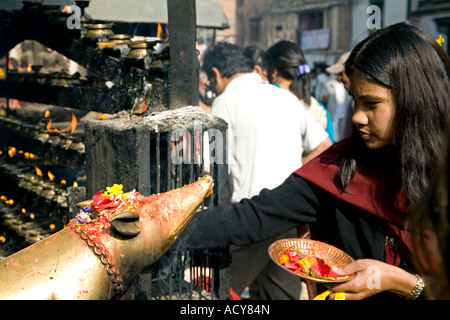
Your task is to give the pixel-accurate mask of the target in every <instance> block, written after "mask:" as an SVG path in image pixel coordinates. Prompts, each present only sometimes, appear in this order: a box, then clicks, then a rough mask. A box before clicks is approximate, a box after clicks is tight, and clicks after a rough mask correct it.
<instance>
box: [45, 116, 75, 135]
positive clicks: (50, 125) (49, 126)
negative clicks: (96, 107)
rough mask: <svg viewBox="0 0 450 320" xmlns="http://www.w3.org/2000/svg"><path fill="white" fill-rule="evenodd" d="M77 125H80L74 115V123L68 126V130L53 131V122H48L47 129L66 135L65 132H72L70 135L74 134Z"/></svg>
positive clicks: (71, 122)
mask: <svg viewBox="0 0 450 320" xmlns="http://www.w3.org/2000/svg"><path fill="white" fill-rule="evenodd" d="M46 114H47V112H46ZM49 115H50V113H49ZM46 118H47V116H46ZM77 125H78V121H77V117H76V116H75V115H74V114H73V113H72V121H70V124H69V125H68V126H67V128H65V129H62V130H59V129H53V128H52V120H49V121H48V123H47V126H46V128H47V131H48V132H57V133H64V132H69V131H70V133H74V132H75V130H76V128H77Z"/></svg>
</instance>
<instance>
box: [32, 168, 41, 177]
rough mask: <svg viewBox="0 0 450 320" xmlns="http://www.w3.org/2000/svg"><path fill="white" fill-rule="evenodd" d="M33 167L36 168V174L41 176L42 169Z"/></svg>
mask: <svg viewBox="0 0 450 320" xmlns="http://www.w3.org/2000/svg"><path fill="white" fill-rule="evenodd" d="M34 169H35V170H36V175H38V176H39V177H42V171H41V169H39V168H38V167H36V166H34Z"/></svg>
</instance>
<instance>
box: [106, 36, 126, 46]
mask: <svg viewBox="0 0 450 320" xmlns="http://www.w3.org/2000/svg"><path fill="white" fill-rule="evenodd" d="M108 40H109V41H111V42H114V43H115V44H120V43H126V42H127V41H131V36H130V35H129V34H112V35H110V36H108Z"/></svg>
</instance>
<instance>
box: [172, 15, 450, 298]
mask: <svg viewBox="0 0 450 320" xmlns="http://www.w3.org/2000/svg"><path fill="white" fill-rule="evenodd" d="M291 47H292V48H291ZM253 52H255V51H253ZM248 56H249V55H247V57H246V55H245V54H244V50H243V49H242V48H239V47H238V46H235V45H232V44H226V43H217V44H213V45H211V46H210V47H209V48H208V50H207V51H206V52H205V56H204V60H203V66H202V70H203V71H204V72H205V74H206V76H207V79H208V81H209V85H210V87H211V89H212V91H213V92H214V93H215V95H216V97H215V99H214V101H213V102H212V105H211V112H212V113H213V114H215V115H217V116H220V117H222V118H224V119H225V120H226V121H227V122H228V124H229V128H230V129H231V130H230V131H231V135H230V137H229V138H231V139H230V140H229V142H232V145H231V147H230V148H229V150H230V151H229V154H228V156H229V157H230V158H229V159H230V162H229V167H230V179H231V180H230V186H231V187H232V193H231V195H232V198H231V201H230V202H231V203H230V204H227V205H221V206H218V207H215V208H210V209H207V210H205V211H202V212H199V213H198V214H197V215H196V216H195V217H194V218H193V220H192V222H191V223H190V224H189V225H188V227H187V228H186V230H185V231H184V233H183V234H182V236H181V238H180V239H179V243H183V245H187V246H188V247H191V248H203V247H223V246H230V245H231V246H232V258H233V261H232V267H231V288H232V289H233V290H234V291H235V292H236V293H237V294H240V293H241V292H242V290H243V288H244V287H245V286H246V285H248V284H249V282H250V281H252V280H253V279H255V278H256V279H257V280H259V281H258V285H260V289H261V290H262V291H263V294H262V298H264V299H298V297H299V296H298V292H299V287H298V285H299V282H300V281H299V280H298V279H296V280H292V279H291V280H289V279H287V280H286V278H284V275H283V274H282V272H281V273H278V274H277V271H283V272H284V270H282V269H281V268H279V267H278V269H276V268H273V269H271V267H272V266H270V261H269V260H270V259H269V258H268V256H267V245H268V244H270V243H271V242H273V241H274V240H275V239H279V238H286V237H288V236H290V235H293V234H294V236H299V231H298V230H302V232H303V231H304V230H309V234H310V237H311V238H312V239H314V240H320V241H322V242H325V243H328V244H330V245H333V246H335V247H337V248H339V249H341V250H343V251H345V252H346V253H348V254H349V255H350V256H351V257H353V258H354V259H355V261H354V262H353V263H350V264H348V265H346V266H342V267H339V268H336V269H335V272H336V273H337V274H338V275H341V276H344V275H350V274H355V275H356V276H355V277H354V278H353V279H351V280H349V281H347V282H343V283H339V284H334V285H327V288H326V289H328V290H330V291H331V292H332V293H331V295H330V298H333V297H334V293H335V292H341V293H344V294H345V299H365V298H371V299H398V298H402V299H409V300H412V299H427V298H431V299H433V298H434V299H442V298H449V293H448V291H449V290H448V288H449V277H448V275H447V274H448V269H449V267H448V257H449V252H448V238H449V234H448V227H449V224H448V211H447V201H448V191H447V177H448V170H447V165H448V163H447V161H446V160H447V157H446V155H445V154H443V150H450V149H448V148H446V146H447V144H448V140H449V139H448V132H447V131H448V129H447V127H448V116H449V108H450V101H449V100H450V96H449V95H448V92H449V87H450V59H449V57H448V55H447V54H446V52H445V51H444V50H443V48H442V47H441V46H440V44H439V43H438V42H437V41H436V40H435V38H434V37H433V36H432V35H430V34H429V33H427V32H426V31H424V30H423V29H421V28H420V27H418V26H415V25H413V24H410V23H408V22H402V23H398V24H395V25H392V26H389V27H386V28H384V29H380V30H377V31H376V32H374V33H373V34H371V35H370V36H369V37H368V38H366V39H365V40H363V41H362V42H361V43H359V44H358V45H357V46H356V47H355V48H353V50H351V52H348V53H345V54H343V55H342V56H341V57H340V59H339V60H338V61H337V63H336V64H335V65H333V66H331V67H329V68H328V70H327V72H328V73H330V74H334V75H336V78H335V79H334V82H330V83H325V87H327V86H328V89H327V90H326V92H327V97H326V99H325V100H326V101H321V98H320V95H319V90H323V89H320V88H319V86H323V81H322V80H320V77H319V76H316V78H315V81H316V83H317V84H316V86H315V89H316V90H317V94H315V93H313V86H312V85H311V84H312V82H313V79H312V77H311V71H312V70H311V67H310V66H308V64H307V63H306V61H305V60H304V57H303V53H302V52H301V50H300V49H299V48H298V46H296V45H294V44H292V43H289V42H285V41H284V42H281V43H277V44H275V45H274V46H273V47H271V48H269V49H268V50H267V51H266V52H265V53H264V54H263V55H262V58H256V59H253V61H257V62H258V63H255V64H254V65H251V64H250V63H249V59H248ZM256 56H257V55H256ZM254 57H255V55H254ZM255 65H258V66H259V67H260V68H256V69H255ZM260 74H261V75H262V76H263V77H262V76H261V75H260ZM264 77H265V78H264ZM347 93H348V94H349V95H350V97H351V98H350V97H346V95H345V94H347ZM315 101H317V104H316V103H315ZM313 105H315V106H319V107H320V108H321V109H319V108H317V110H323V111H324V112H325V113H322V120H323V119H324V118H325V119H327V121H329V119H330V118H329V117H328V115H329V116H330V117H331V119H332V120H331V121H332V126H331V127H332V129H333V134H334V144H333V143H332V141H331V139H330V137H331V138H333V135H330V134H329V133H328V131H327V130H329V129H327V128H329V126H328V125H325V126H324V122H321V121H320V119H319V117H317V115H318V114H320V113H319V112H311V113H310V112H309V109H310V108H311V107H312V106H313ZM324 114H326V115H327V116H326V117H323V115H324ZM314 115H315V116H316V117H314ZM333 117H334V118H333ZM349 119H350V120H351V124H349V122H348V121H349ZM243 137H245V138H243ZM233 143H234V144H233ZM443 158H444V159H445V161H442V159H443ZM300 233H301V232H300ZM264 251H265V252H264ZM233 265H234V266H233ZM368 268H372V269H373V268H376V269H377V270H378V271H379V273H378V276H379V278H380V279H379V280H380V281H379V283H378V284H379V285H377V286H368V285H367V283H368V281H369V279H368V278H369V277H370V276H372V274H371V273H369V272H367V270H368ZM275 270H276V271H275ZM285 273H287V272H285ZM323 289H324V288H321V287H318V286H316V287H315V288H311V292H312V293H313V295H314V294H317V293H320V290H323Z"/></svg>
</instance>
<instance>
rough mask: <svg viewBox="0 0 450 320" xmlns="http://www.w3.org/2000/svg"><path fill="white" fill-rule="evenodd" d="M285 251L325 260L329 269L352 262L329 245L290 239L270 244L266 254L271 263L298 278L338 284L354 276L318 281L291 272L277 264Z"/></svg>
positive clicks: (343, 253)
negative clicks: (288, 250) (289, 250)
mask: <svg viewBox="0 0 450 320" xmlns="http://www.w3.org/2000/svg"><path fill="white" fill-rule="evenodd" d="M286 249H295V250H297V251H299V252H300V253H302V254H305V255H309V256H315V257H317V258H321V259H323V260H325V262H326V263H327V264H328V265H329V266H330V267H332V266H342V265H346V264H349V263H352V262H353V261H354V260H353V258H352V257H350V256H349V255H348V254H347V253H345V252H344V251H342V250H339V249H338V248H336V247H333V246H330V245H329V244H326V243H323V242H320V241H315V240H309V239H298V238H292V239H282V240H277V241H275V242H274V243H272V244H271V245H270V246H269V249H268V252H269V256H270V258H271V259H272V260H273V262H275V263H276V264H277V265H278V266H280V267H281V268H283V269H284V270H286V271H287V272H289V273H292V274H294V275H296V276H298V277H300V278H303V279H307V280H311V281H315V282H322V283H339V282H346V281H349V280H351V279H353V278H354V277H355V276H356V274H352V275H348V276H344V277H338V278H337V279H336V280H327V279H318V278H315V277H311V276H308V275H306V274H303V273H297V272H294V271H292V270H289V269H287V268H285V267H284V266H283V265H282V264H280V262H279V260H280V256H281V255H282V254H283V253H284V251H285V250H286Z"/></svg>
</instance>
